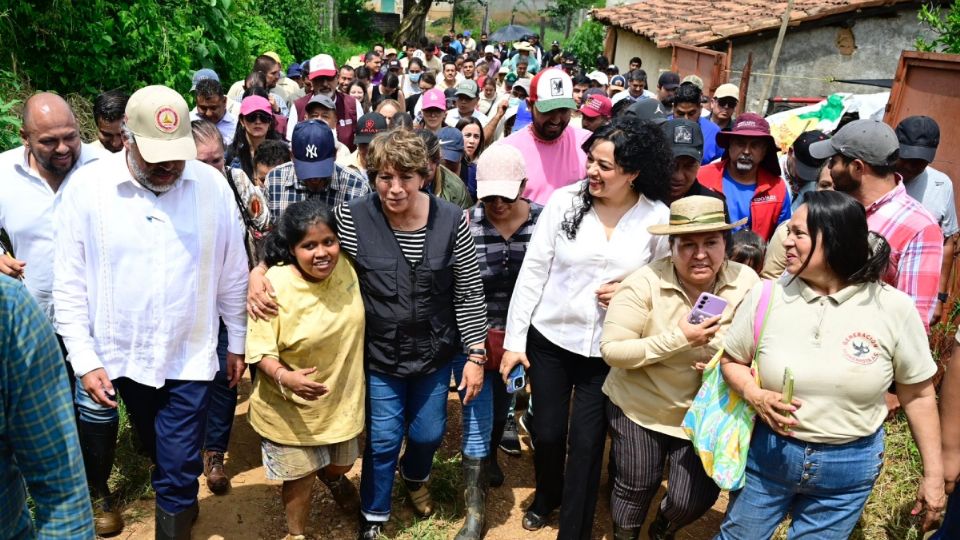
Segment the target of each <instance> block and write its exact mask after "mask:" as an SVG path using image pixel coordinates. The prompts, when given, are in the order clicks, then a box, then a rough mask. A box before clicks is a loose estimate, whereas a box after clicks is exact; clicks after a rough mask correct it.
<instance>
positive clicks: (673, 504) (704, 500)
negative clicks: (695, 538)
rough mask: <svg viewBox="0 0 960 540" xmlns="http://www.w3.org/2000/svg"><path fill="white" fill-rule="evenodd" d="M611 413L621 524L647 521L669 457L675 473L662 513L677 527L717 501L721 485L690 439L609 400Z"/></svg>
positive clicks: (614, 506) (615, 506)
mask: <svg viewBox="0 0 960 540" xmlns="http://www.w3.org/2000/svg"><path fill="white" fill-rule="evenodd" d="M607 416H609V418H610V438H611V439H612V442H613V445H612V449H611V453H612V454H613V461H614V462H615V463H616V471H617V473H616V479H615V481H614V484H613V495H612V496H611V499H610V506H611V510H612V512H613V523H614V524H615V525H618V526H620V527H626V528H634V527H636V528H639V527H642V526H643V521H644V519H646V517H647V509H648V508H649V507H650V501H652V500H653V498H654V496H656V494H657V490H658V489H660V481H661V479H662V478H663V467H664V465H665V464H666V462H667V461H669V462H670V477H669V479H668V484H667V494H666V495H665V496H664V497H663V500H661V501H660V513H661V514H663V516H664V517H665V518H667V520H668V521H669V522H670V526H671V530H672V531H676V530H678V529H680V528H681V527H683V526H685V525H689V524H690V523H693V522H694V521H696V520H697V519H699V518H700V516H702V515H703V514H705V513H706V511H707V510H709V509H710V507H711V506H713V503H715V502H716V501H717V496H718V495H719V494H720V488H718V487H717V484H715V483H714V482H713V480H712V479H711V478H710V477H709V476H707V473H706V472H704V470H703V463H701V462H700V457H699V456H697V453H696V451H694V449H693V445H692V444H691V443H690V441H688V440H687V439H681V438H678V437H671V436H670V435H666V434H664V433H660V432H657V431H652V430H649V429H646V428H644V427H643V426H641V425H640V424H637V423H636V422H634V421H633V420H630V419H629V418H627V416H626V415H624V414H623V411H622V410H621V409H620V407H617V406H616V405H614V404H613V403H608V404H607Z"/></svg>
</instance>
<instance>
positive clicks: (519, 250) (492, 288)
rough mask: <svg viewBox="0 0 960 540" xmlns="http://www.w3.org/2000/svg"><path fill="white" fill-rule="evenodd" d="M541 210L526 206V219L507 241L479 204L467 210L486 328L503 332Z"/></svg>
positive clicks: (535, 204)
mask: <svg viewBox="0 0 960 540" xmlns="http://www.w3.org/2000/svg"><path fill="white" fill-rule="evenodd" d="M542 210H543V206H540V205H539V204H537V203H533V202H531V203H530V217H528V218H527V221H526V222H524V224H523V225H521V226H520V228H518V229H517V231H516V232H514V233H513V236H511V237H510V238H509V239H506V240H505V239H504V238H503V236H501V235H500V232H499V231H497V229H496V227H494V226H493V224H492V223H490V222H489V221H488V220H487V218H486V216H485V215H484V212H483V203H482V202H480V203H477V205H476V206H474V207H473V208H471V209H469V210H467V212H468V214H467V216H468V218H469V221H470V233H471V234H473V241H474V243H475V244H476V245H477V262H478V263H479V264H480V279H482V280H483V293H484V295H486V298H487V322H488V323H489V324H490V328H506V326H507V308H508V307H509V306H510V297H511V296H512V295H513V286H514V285H515V284H516V283H517V276H518V275H519V274H520V266H521V265H523V257H524V255H526V254H527V244H528V243H529V242H530V235H532V234H533V228H534V226H535V225H536V224H537V218H539V217H540V212H541V211H542Z"/></svg>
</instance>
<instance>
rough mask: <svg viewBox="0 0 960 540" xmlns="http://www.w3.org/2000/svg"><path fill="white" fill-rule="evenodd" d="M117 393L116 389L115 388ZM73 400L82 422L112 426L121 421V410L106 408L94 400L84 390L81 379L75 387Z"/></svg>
mask: <svg viewBox="0 0 960 540" xmlns="http://www.w3.org/2000/svg"><path fill="white" fill-rule="evenodd" d="M114 391H116V388H114ZM73 400H74V403H75V404H76V407H77V414H78V415H79V417H80V421H81V422H90V423H91V424H110V423H114V422H119V421H120V411H119V409H114V408H112V407H106V406H104V405H101V404H99V403H97V402H96V401H94V400H93V398H92V397H90V394H88V393H87V391H86V390H84V389H83V384H81V383H80V377H77V383H76V384H75V385H74V394H73Z"/></svg>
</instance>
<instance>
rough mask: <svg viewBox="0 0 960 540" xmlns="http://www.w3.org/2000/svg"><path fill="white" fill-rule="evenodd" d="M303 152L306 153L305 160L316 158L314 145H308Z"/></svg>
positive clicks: (315, 146)
mask: <svg viewBox="0 0 960 540" xmlns="http://www.w3.org/2000/svg"><path fill="white" fill-rule="evenodd" d="M304 152H305V153H306V156H307V159H316V157H317V145H315V144H308V145H307V148H306V149H304Z"/></svg>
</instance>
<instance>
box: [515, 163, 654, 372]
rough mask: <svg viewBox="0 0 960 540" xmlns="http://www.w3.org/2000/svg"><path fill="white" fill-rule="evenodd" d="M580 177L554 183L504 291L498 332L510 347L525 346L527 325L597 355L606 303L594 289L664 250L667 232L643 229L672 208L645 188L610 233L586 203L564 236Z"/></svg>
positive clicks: (574, 348) (555, 340)
mask: <svg viewBox="0 0 960 540" xmlns="http://www.w3.org/2000/svg"><path fill="white" fill-rule="evenodd" d="M584 182H585V181H580V182H576V183H574V184H571V185H569V186H566V187H563V188H560V189H557V190H556V191H554V193H553V194H552V195H551V196H550V199H549V200H548V201H547V205H546V206H545V207H544V209H543V213H541V214H540V219H539V221H538V222H537V226H536V228H535V229H534V231H533V236H532V237H531V238H530V244H529V245H528V246H527V254H526V257H524V259H523V266H522V267H521V268H520V275H519V276H518V278H517V285H516V288H515V289H514V292H513V297H512V298H511V299H510V309H509V312H508V314H507V335H506V338H505V340H504V348H505V349H506V350H508V351H514V352H526V350H527V332H528V331H529V329H530V326H531V325H533V326H536V327H537V331H539V332H540V333H541V334H543V336H544V337H545V338H547V339H548V340H550V341H551V342H552V343H554V344H555V345H557V346H559V347H562V348H564V349H566V350H568V351H570V352H572V353H575V354H579V355H581V356H591V357H599V356H600V335H601V333H602V331H603V319H604V316H605V315H606V311H605V310H604V309H603V308H602V307H601V306H600V304H599V303H598V301H597V295H596V291H597V289H598V288H599V287H600V286H601V285H603V284H604V283H608V282H610V281H620V280H622V279H624V278H625V277H627V276H628V275H630V274H631V273H632V272H634V271H635V270H637V269H639V268H641V267H643V266H645V265H646V264H647V263H649V262H650V261H655V260H657V259H660V258H661V257H665V256H667V255H669V254H670V248H669V243H668V241H667V237H666V236H654V235H651V234H650V233H649V232H647V227H649V226H650V225H655V224H660V223H667V222H668V221H669V219H670V209H669V208H667V206H666V205H665V204H663V203H662V202H655V201H651V200H650V199H647V198H646V197H644V196H643V195H641V196H640V199H639V200H638V201H637V204H636V205H634V207H633V208H631V209H630V210H628V211H627V213H626V214H624V215H623V217H621V218H620V221H619V222H618V223H617V226H616V227H615V228H614V230H613V234H611V236H610V239H609V240H608V239H607V237H606V232H605V231H604V228H603V224H602V223H601V222H600V219H599V217H598V216H597V213H596V210H594V209H592V208H591V209H590V211H589V212H587V213H586V214H585V215H584V216H583V221H582V222H581V223H580V228H579V230H578V231H577V236H576V238H575V239H573V240H570V239H568V238H567V235H566V233H564V232H563V229H562V228H561V224H562V223H563V220H564V218H565V217H566V215H567V214H568V213H572V209H573V205H574V202H575V201H577V202H579V192H580V189H581V188H582V186H583V184H584Z"/></svg>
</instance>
